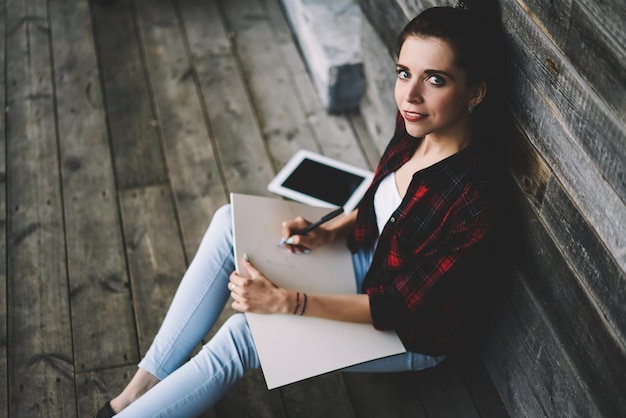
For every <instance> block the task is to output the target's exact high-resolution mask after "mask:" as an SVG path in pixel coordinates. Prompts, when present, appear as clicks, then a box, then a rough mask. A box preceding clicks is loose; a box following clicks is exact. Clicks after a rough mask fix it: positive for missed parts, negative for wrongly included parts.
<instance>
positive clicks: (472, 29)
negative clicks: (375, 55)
mask: <svg viewBox="0 0 626 418" xmlns="http://www.w3.org/2000/svg"><path fill="white" fill-rule="evenodd" d="M412 36H416V37H423V38H427V37H434V38H438V39H441V40H444V41H446V42H447V43H448V44H449V45H450V47H451V48H452V50H453V51H454V53H455V57H456V65H457V66H458V67H459V68H461V69H462V70H464V71H465V73H466V79H467V84H468V85H474V84H476V83H479V82H485V83H486V84H487V95H486V97H485V99H484V100H483V102H482V103H481V104H480V105H479V106H478V107H477V108H476V109H475V110H474V112H473V114H472V119H473V121H474V139H475V140H476V141H479V142H481V143H482V144H483V145H486V148H487V149H488V152H489V154H491V156H492V157H493V158H497V159H502V158H505V154H507V153H508V142H509V141H508V138H507V136H509V133H510V125H511V124H510V118H509V117H508V112H507V111H506V102H507V101H508V97H509V94H508V91H509V86H510V82H509V79H510V77H509V74H510V68H509V65H510V64H509V63H510V60H509V55H508V53H507V47H506V42H505V36H504V31H503V29H502V22H501V15H500V8H499V5H498V2H497V0H474V1H470V0H460V1H459V3H458V4H457V5H456V6H455V7H433V8H429V9H426V10H424V11H423V12H421V13H420V14H419V15H418V16H416V17H415V18H414V19H413V20H411V21H410V22H409V23H408V24H407V25H406V26H405V27H404V29H403V30H402V32H400V35H399V36H398V51H399V50H400V48H402V45H403V44H404V41H406V39H407V38H409V37H412Z"/></svg>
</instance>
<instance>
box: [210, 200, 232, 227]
mask: <svg viewBox="0 0 626 418" xmlns="http://www.w3.org/2000/svg"><path fill="white" fill-rule="evenodd" d="M231 216H232V215H231V206H230V203H226V204H224V205H222V206H220V207H219V208H217V210H216V211H215V213H214V214H213V221H214V222H215V221H217V222H220V223H221V222H227V223H231V222H232V218H231Z"/></svg>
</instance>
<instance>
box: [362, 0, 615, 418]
mask: <svg viewBox="0 0 626 418" xmlns="http://www.w3.org/2000/svg"><path fill="white" fill-rule="evenodd" d="M360 4H361V6H362V9H363V10H364V12H365V14H366V16H367V17H368V18H369V19H368V20H369V22H366V23H365V24H364V25H363V28H362V37H363V45H364V57H365V58H364V59H365V72H366V77H367V79H368V86H367V92H366V97H365V100H364V102H363V105H362V112H363V114H364V116H365V120H366V121H367V124H368V128H369V130H370V132H371V133H372V134H373V135H374V136H375V138H376V141H377V146H378V147H379V148H381V147H382V146H384V144H385V143H386V141H387V140H388V138H389V137H390V132H389V129H390V127H389V126H388V125H389V124H388V122H387V121H388V120H389V117H390V115H392V114H393V112H394V110H395V109H394V104H393V98H392V97H391V95H390V94H389V92H391V91H392V90H390V86H393V82H394V77H395V74H394V72H393V69H394V67H393V60H394V59H395V55H394V54H395V52H396V51H395V36H396V34H397V32H398V31H399V29H400V28H401V27H402V26H403V25H404V24H405V23H406V22H407V21H408V20H409V19H410V18H411V17H413V16H414V15H415V14H417V13H419V11H420V10H422V9H423V8H425V7H430V6H434V5H442V3H435V2H433V1H432V0H427V1H422V0H393V1H387V0H360ZM448 4H449V2H448ZM500 5H501V9H502V13H503V21H504V24H505V29H506V33H507V40H508V41H509V42H508V43H509V45H510V48H511V51H512V56H513V60H514V71H513V73H514V74H513V79H514V97H513V99H512V102H511V104H510V109H511V113H512V115H513V116H514V120H515V122H516V124H517V125H518V128H519V133H520V135H519V138H516V140H515V143H516V146H515V148H514V153H513V155H512V161H511V172H512V174H513V178H514V179H515V180H516V181H515V184H516V187H517V189H518V190H517V191H516V193H517V194H518V197H520V199H519V206H520V207H519V219H520V220H521V232H522V235H521V237H520V238H522V239H521V240H520V241H521V242H519V244H520V245H519V251H517V253H516V256H515V265H514V273H513V274H512V277H509V278H506V279H507V282H506V286H505V290H504V294H503V295H502V299H501V303H500V304H499V306H498V307H497V315H495V318H494V324H493V327H492V328H493V329H492V333H491V337H490V341H489V343H488V346H487V348H486V350H485V352H484V356H483V357H484V361H485V363H486V365H487V367H488V369H489V371H490V374H491V376H492V378H493V379H494V381H495V383H496V385H497V387H498V389H499V391H500V394H501V396H502V398H503V399H504V401H505V403H506V405H507V409H508V410H509V413H510V414H511V415H512V416H532V417H536V416H550V417H554V416H604V417H618V416H626V400H625V398H624V396H623V388H625V387H626V273H625V269H626V206H625V201H626V4H625V3H624V2H623V1H622V0H608V1H601V0H585V1H582V0H555V1H552V2H545V1H540V0H524V1H522V0H500ZM382 92H385V93H384V94H383V93H382Z"/></svg>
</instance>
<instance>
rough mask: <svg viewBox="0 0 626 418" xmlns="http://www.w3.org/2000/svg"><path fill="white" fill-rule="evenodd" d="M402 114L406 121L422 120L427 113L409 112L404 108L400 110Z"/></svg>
mask: <svg viewBox="0 0 626 418" xmlns="http://www.w3.org/2000/svg"><path fill="white" fill-rule="evenodd" d="M402 116H404V120H405V121H407V122H419V121H422V120H424V119H426V118H427V117H428V115H427V114H424V113H418V112H411V111H408V110H404V111H402Z"/></svg>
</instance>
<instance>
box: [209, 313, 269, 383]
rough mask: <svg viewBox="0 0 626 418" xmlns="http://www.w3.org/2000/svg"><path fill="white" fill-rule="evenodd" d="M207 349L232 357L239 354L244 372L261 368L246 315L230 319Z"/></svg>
mask: <svg viewBox="0 0 626 418" xmlns="http://www.w3.org/2000/svg"><path fill="white" fill-rule="evenodd" d="M205 347H206V348H208V349H209V350H211V351H213V352H216V353H219V352H223V353H224V354H226V353H230V355H231V356H232V355H233V354H234V353H237V357H238V360H239V362H240V364H241V366H242V367H243V370H247V369H256V368H259V367H260V364H259V360H258V357H257V353H256V347H255V346H254V341H253V340H252V333H251V332H250V327H249V326H248V321H247V320H246V316H245V315H244V314H235V315H233V316H231V317H230V318H228V320H226V322H225V323H224V325H222V327H221V328H220V329H219V331H218V332H217V334H216V335H215V337H213V339H211V341H209V343H208V344H207V345H206V346H205ZM243 370H242V371H243Z"/></svg>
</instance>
